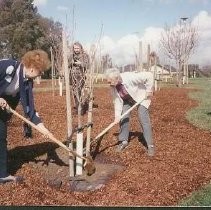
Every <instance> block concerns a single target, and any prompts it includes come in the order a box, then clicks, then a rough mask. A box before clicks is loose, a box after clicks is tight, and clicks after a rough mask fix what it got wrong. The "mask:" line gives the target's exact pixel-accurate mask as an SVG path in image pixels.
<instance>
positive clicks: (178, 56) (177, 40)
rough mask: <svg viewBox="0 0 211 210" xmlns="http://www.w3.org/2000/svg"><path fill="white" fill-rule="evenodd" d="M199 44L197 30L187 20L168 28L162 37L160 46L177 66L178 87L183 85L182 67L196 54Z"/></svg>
mask: <svg viewBox="0 0 211 210" xmlns="http://www.w3.org/2000/svg"><path fill="white" fill-rule="evenodd" d="M197 42H198V31H197V28H196V27H194V26H193V25H191V23H189V22H187V20H186V19H184V20H182V19H181V20H180V23H179V24H177V25H176V26H174V27H172V28H170V27H168V26H166V28H165V32H164V33H162V35H161V40H160V44H161V48H162V50H163V52H164V54H165V55H167V56H168V57H169V58H170V59H173V60H174V61H175V62H176V64H177V85H178V86H179V87H180V86H181V84H182V81H181V78H182V76H183V75H182V73H183V71H182V66H183V65H185V64H186V62H187V61H188V59H189V57H190V55H191V54H192V53H193V52H194V49H195V47H196V44H197Z"/></svg>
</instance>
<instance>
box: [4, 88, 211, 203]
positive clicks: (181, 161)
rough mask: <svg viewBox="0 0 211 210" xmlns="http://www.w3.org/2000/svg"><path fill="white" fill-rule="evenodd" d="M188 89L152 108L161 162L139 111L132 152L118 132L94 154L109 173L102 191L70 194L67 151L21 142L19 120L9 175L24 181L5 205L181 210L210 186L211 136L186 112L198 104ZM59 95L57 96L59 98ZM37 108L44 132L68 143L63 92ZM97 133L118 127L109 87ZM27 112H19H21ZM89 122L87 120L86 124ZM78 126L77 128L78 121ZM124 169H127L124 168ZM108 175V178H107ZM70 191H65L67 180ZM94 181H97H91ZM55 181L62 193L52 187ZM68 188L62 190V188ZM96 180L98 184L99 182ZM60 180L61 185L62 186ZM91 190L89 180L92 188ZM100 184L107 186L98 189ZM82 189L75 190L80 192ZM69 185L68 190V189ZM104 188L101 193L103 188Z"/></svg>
mask: <svg viewBox="0 0 211 210" xmlns="http://www.w3.org/2000/svg"><path fill="white" fill-rule="evenodd" d="M189 91H190V90H186V89H177V88H172V89H162V90H160V91H158V92H156V93H155V95H154V98H153V102H152V106H151V109H150V114H151V121H152V125H153V137H154V142H155V147H156V150H155V157H154V158H149V157H148V156H147V153H146V150H145V147H144V146H143V144H142V143H141V142H142V141H141V140H142V131H141V128H140V127H139V123H138V119H137V116H136V111H133V113H132V118H131V133H130V142H129V146H128V147H127V148H126V149H125V150H124V151H123V152H121V153H117V152H116V151H115V148H116V143H117V135H118V126H116V127H114V128H113V129H112V130H111V131H110V132H109V133H108V134H107V135H105V136H104V138H103V139H102V141H101V143H100V145H98V147H96V146H94V147H93V148H92V150H93V154H94V156H95V162H96V163H97V164H101V166H100V165H99V167H102V168H99V176H98V178H96V179H98V181H99V180H100V178H99V177H101V181H102V174H101V175H100V172H101V171H103V170H104V169H105V167H104V165H107V166H108V167H107V168H106V170H107V172H108V171H109V170H108V168H109V165H113V166H117V168H115V170H113V171H112V170H111V171H112V173H110V174H109V175H108V176H107V177H109V178H108V179H107V178H105V177H104V178H105V179H106V182H105V183H103V184H102V183H101V182H100V181H99V182H98V184H99V185H98V187H99V188H98V187H97V185H96V189H94V190H89V191H74V190H73V191H71V190H70V185H68V183H69V180H68V178H67V173H66V171H67V170H68V166H67V162H66V161H65V160H64V159H65V158H66V155H65V154H66V151H63V150H62V149H60V148H58V146H57V145H55V144H54V143H53V142H51V141H50V140H49V141H46V140H44V139H43V138H42V136H41V135H40V134H39V133H37V132H35V131H34V138H33V139H32V140H27V139H24V138H23V137H22V136H23V135H22V126H21V124H22V123H21V121H20V120H19V119H17V117H15V116H13V118H12V120H11V121H10V123H9V128H8V130H9V132H8V148H9V166H10V169H9V170H10V172H11V173H13V174H16V175H22V176H24V177H25V181H24V183H23V184H14V183H6V184H4V185H0V194H1V197H0V204H1V205H21V206H22V205H65V206H68V205H74V206H75V205H80V206H87V205H88V206H169V205H171V206H172V205H177V203H178V202H179V201H180V200H181V199H182V198H184V197H186V196H187V195H189V194H190V193H191V192H193V191H194V190H197V189H199V188H200V187H202V186H203V185H205V184H206V183H209V182H210V180H211V173H210V171H211V153H210V148H211V137H210V132H209V131H204V130H201V129H199V128H196V127H194V126H193V125H191V124H190V123H189V122H188V121H187V120H186V118H185V115H186V112H187V111H188V110H189V109H191V108H192V107H194V106H197V103H196V102H194V101H193V100H190V99H189V98H188V96H187V95H188V92H189ZM57 92H58V91H57ZM35 101H36V108H37V111H38V112H39V114H40V115H41V117H42V119H43V122H44V123H45V125H46V126H47V127H48V128H49V129H50V130H51V131H52V132H53V133H54V134H55V136H56V137H57V138H58V139H60V140H61V141H65V140H66V114H65V112H66V107H65V96H63V97H60V96H58V93H57V95H56V96H54V97H52V94H51V93H48V92H43V93H36V94H35ZM95 103H96V104H98V108H97V109H94V116H93V117H94V118H93V123H94V127H93V132H92V137H95V136H96V135H97V134H98V133H99V132H100V131H102V129H103V128H105V127H106V126H107V125H108V124H109V123H111V122H112V121H113V104H112V101H111V97H110V91H109V89H108V88H97V89H96V90H95ZM17 111H18V112H20V113H21V110H20V108H18V109H17ZM86 118H87V116H84V121H85V120H86ZM73 122H74V123H73V124H74V126H76V122H77V118H76V117H74V119H73ZM118 166H121V167H120V168H118ZM107 172H106V173H107ZM65 179H66V181H67V184H65V181H64V180H65ZM93 179H94V178H93ZM49 180H50V181H51V180H54V183H57V187H55V186H54V187H52V186H51V185H50V183H49ZM61 180H62V181H63V183H62V185H61V186H60V181H61ZM94 180H95V179H94ZM56 181H57V182H56ZM88 182H89V183H90V182H91V181H88ZM100 184H102V185H100ZM79 185H80V182H78V183H76V187H77V186H79ZM68 186H69V187H68ZM97 188H98V189H97Z"/></svg>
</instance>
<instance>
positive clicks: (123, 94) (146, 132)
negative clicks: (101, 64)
mask: <svg viewBox="0 0 211 210" xmlns="http://www.w3.org/2000/svg"><path fill="white" fill-rule="evenodd" d="M106 79H107V82H108V83H109V84H110V86H111V89H112V96H113V102H114V110H115V122H116V123H118V122H120V132H119V144H118V147H117V151H122V150H123V149H125V148H126V147H127V146H128V137H129V117H130V113H129V114H127V115H126V116H125V117H124V118H123V119H120V117H121V115H122V114H124V113H125V112H126V111H127V110H128V109H130V108H131V107H132V106H133V105H134V104H135V103H136V102H140V105H138V118H139V121H140V123H141V125H142V128H143V136H144V139H145V141H146V143H147V149H148V155H149V156H154V145H153V139H152V127H151V122H150V117H149V110H148V109H149V106H150V103H151V97H152V95H153V74H152V73H151V72H125V73H120V71H119V69H117V68H110V69H107V70H106Z"/></svg>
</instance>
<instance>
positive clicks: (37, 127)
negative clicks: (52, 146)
mask: <svg viewBox="0 0 211 210" xmlns="http://www.w3.org/2000/svg"><path fill="white" fill-rule="evenodd" d="M7 110H8V111H9V112H11V113H13V114H14V115H16V116H17V117H19V118H20V119H21V120H23V121H24V122H26V123H27V124H29V125H30V126H32V127H33V128H34V129H36V130H37V131H39V132H40V133H42V134H43V135H46V133H45V131H43V130H42V129H41V128H40V127H39V126H37V125H35V124H34V123H32V122H31V121H29V120H28V119H26V118H25V117H23V116H22V115H20V114H18V113H17V112H16V111H15V110H13V109H12V108H11V107H9V106H8V107H7ZM48 138H49V139H51V140H52V141H54V142H55V143H56V144H58V145H59V146H60V147H62V148H63V149H65V150H66V151H68V152H70V153H71V154H73V155H74V156H76V157H79V158H81V159H83V160H87V159H86V158H85V157H83V156H81V155H79V154H78V153H76V152H74V151H73V150H71V149H69V148H68V147H67V146H66V145H65V144H63V143H62V142H61V141H59V140H58V139H56V138H55V137H54V136H53V135H50V136H48Z"/></svg>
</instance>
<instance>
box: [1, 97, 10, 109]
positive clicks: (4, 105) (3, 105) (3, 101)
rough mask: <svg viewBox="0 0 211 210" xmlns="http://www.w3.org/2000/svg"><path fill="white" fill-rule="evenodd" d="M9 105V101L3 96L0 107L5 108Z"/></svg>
mask: <svg viewBox="0 0 211 210" xmlns="http://www.w3.org/2000/svg"><path fill="white" fill-rule="evenodd" d="M7 106H8V104H7V102H6V101H5V100H4V99H3V98H0V108H1V109H2V110H4V109H5V108H6V107H7Z"/></svg>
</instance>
